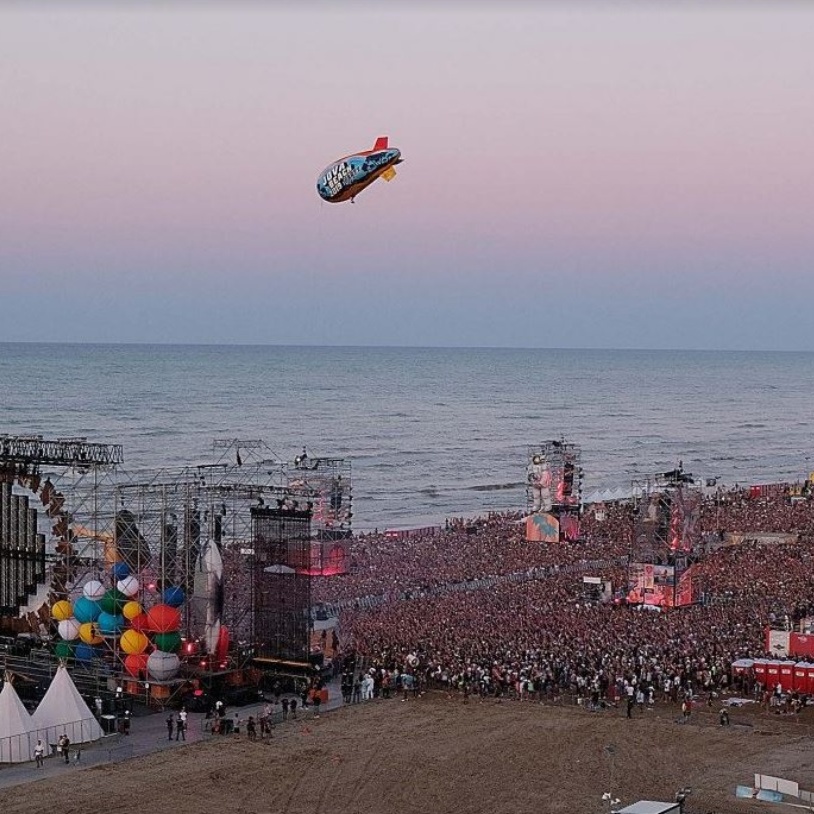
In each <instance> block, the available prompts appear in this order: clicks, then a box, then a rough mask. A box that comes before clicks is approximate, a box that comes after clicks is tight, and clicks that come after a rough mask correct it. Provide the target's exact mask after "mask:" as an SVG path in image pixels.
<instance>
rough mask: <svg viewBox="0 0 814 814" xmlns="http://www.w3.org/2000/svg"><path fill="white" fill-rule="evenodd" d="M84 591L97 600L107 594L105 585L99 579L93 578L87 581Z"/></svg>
mask: <svg viewBox="0 0 814 814" xmlns="http://www.w3.org/2000/svg"><path fill="white" fill-rule="evenodd" d="M82 593H84V594H85V596H86V597H87V598H88V599H93V600H94V601H96V600H98V599H101V598H102V597H103V596H104V595H105V586H104V585H102V583H101V582H99V580H98V579H92V580H89V581H88V582H86V583H85V587H84V588H83V589H82Z"/></svg>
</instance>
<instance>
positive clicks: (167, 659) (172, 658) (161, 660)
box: [147, 650, 181, 681]
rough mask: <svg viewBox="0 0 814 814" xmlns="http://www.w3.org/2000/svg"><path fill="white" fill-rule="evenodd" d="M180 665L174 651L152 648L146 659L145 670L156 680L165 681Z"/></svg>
mask: <svg viewBox="0 0 814 814" xmlns="http://www.w3.org/2000/svg"><path fill="white" fill-rule="evenodd" d="M180 666H181V659H179V658H178V656H176V655H175V653H165V652H164V651H163V650H153V652H152V653H150V655H149V657H148V659H147V672H149V674H150V676H151V677H152V678H154V679H155V680H156V681H167V680H169V679H170V678H174V677H175V674H176V673H177V672H178V669H179V668H180Z"/></svg>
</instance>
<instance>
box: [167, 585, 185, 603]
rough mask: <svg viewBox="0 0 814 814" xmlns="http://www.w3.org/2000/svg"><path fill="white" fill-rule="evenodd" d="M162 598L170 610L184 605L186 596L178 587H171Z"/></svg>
mask: <svg viewBox="0 0 814 814" xmlns="http://www.w3.org/2000/svg"><path fill="white" fill-rule="evenodd" d="M163 598H164V604H165V605H169V606H170V607H171V608H180V607H181V605H183V604H184V600H185V599H186V595H185V594H184V589H183V588H182V587H181V586H180V585H171V586H170V587H169V588H167V589H166V590H165V591H164V595H163Z"/></svg>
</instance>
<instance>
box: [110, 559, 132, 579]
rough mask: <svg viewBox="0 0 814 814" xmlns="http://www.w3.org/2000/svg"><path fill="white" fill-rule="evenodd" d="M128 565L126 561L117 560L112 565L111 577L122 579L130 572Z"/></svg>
mask: <svg viewBox="0 0 814 814" xmlns="http://www.w3.org/2000/svg"><path fill="white" fill-rule="evenodd" d="M131 573H132V572H131V570H130V566H129V565H128V564H127V563H126V562H117V563H116V564H115V565H114V566H113V579H117V580H118V579H124V578H125V577H129V576H130V574H131Z"/></svg>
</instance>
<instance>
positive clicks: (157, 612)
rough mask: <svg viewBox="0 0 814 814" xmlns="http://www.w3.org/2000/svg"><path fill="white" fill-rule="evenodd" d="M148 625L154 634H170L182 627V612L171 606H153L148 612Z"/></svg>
mask: <svg viewBox="0 0 814 814" xmlns="http://www.w3.org/2000/svg"><path fill="white" fill-rule="evenodd" d="M147 624H148V626H149V629H150V630H152V631H153V633H169V632H170V631H172V630H178V628H179V627H181V611H180V610H179V609H178V608H171V607H170V606H169V605H153V607H152V608H150V610H148V611H147Z"/></svg>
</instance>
